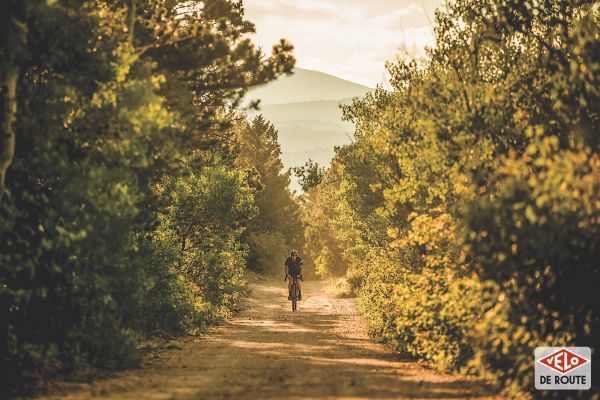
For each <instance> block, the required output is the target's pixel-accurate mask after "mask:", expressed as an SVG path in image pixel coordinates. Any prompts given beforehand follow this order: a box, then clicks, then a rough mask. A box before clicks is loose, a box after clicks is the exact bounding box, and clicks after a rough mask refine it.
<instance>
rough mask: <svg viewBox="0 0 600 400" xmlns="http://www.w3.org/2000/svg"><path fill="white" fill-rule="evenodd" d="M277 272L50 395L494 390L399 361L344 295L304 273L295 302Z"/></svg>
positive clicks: (303, 395)
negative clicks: (110, 371)
mask: <svg viewBox="0 0 600 400" xmlns="http://www.w3.org/2000/svg"><path fill="white" fill-rule="evenodd" d="M282 286H283V282H277V283H268V282H267V283H265V282H263V283H256V284H253V285H251V287H252V295H251V297H250V299H249V300H248V304H247V307H246V308H245V310H244V311H243V312H242V313H241V314H240V315H239V316H237V317H236V318H235V319H233V320H232V321H231V322H229V323H227V324H226V325H225V326H223V327H220V328H217V329H214V330H213V331H212V332H211V333H210V334H209V335H207V336H204V337H192V338H186V339H182V340H181V341H180V342H178V345H179V346H180V347H181V349H178V350H169V351H165V352H162V353H160V354H159V355H158V356H157V357H155V358H154V359H152V360H148V361H146V362H145V363H144V365H143V367H142V368H140V369H137V370H132V371H128V372H124V373H119V374H117V376H116V377H115V378H112V379H108V380H103V381H99V382H96V383H94V384H90V385H79V386H77V387H76V388H75V390H74V391H71V392H69V393H66V394H65V393H63V394H56V395H52V396H49V397H46V398H47V399H89V398H96V399H136V400H141V399H172V400H175V399H177V400H184V399H185V400H191V399H198V400H205V399H207V400H208V399H236V400H237V399H460V398H475V399H499V397H494V396H486V390H485V388H484V386H483V385H482V384H481V383H479V382H476V381H474V380H469V379H465V378H461V377H456V376H451V375H444V374H439V373H436V372H433V371H430V370H427V369H424V368H422V367H419V366H418V364H416V363H414V362H410V361H402V360H400V359H399V358H398V357H397V356H394V355H393V354H391V353H390V352H389V351H388V350H386V349H385V348H384V347H383V346H381V345H379V344H376V343H374V342H373V341H372V340H370V339H369V337H368V334H367V330H366V328H365V324H364V321H363V320H362V318H361V317H360V316H359V315H358V314H357V312H356V309H355V307H354V303H353V301H352V300H349V299H343V300H340V299H333V298H331V297H330V296H328V295H327V294H326V293H325V292H324V290H323V283H321V282H306V283H305V288H304V290H303V292H304V293H303V294H304V296H305V299H304V301H302V302H300V305H299V312H298V313H295V314H293V313H292V312H291V311H290V306H289V302H288V301H287V300H286V298H285V292H284V289H282Z"/></svg>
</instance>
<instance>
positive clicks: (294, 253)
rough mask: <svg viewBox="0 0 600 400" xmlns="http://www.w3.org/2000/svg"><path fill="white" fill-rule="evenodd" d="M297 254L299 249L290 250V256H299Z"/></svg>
mask: <svg viewBox="0 0 600 400" xmlns="http://www.w3.org/2000/svg"><path fill="white" fill-rule="evenodd" d="M297 255H298V250H292V251H290V256H297Z"/></svg>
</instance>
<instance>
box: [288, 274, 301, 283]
mask: <svg viewBox="0 0 600 400" xmlns="http://www.w3.org/2000/svg"><path fill="white" fill-rule="evenodd" d="M296 277H297V278H299V279H300V280H301V281H302V282H304V278H303V277H302V274H300V275H296ZM288 278H291V277H290V276H289V275H288V274H285V278H283V281H284V282H285V281H287V279H288Z"/></svg>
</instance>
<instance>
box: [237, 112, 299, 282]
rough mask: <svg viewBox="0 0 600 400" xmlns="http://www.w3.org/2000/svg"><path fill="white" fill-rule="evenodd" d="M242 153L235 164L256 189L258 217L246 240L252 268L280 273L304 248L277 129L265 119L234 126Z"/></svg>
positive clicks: (295, 201)
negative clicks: (287, 259)
mask: <svg viewBox="0 0 600 400" xmlns="http://www.w3.org/2000/svg"><path fill="white" fill-rule="evenodd" d="M235 129H236V132H237V136H236V138H237V142H238V143H237V145H238V147H239V153H238V156H237V159H236V161H235V162H236V165H238V166H239V167H240V168H242V169H244V170H245V171H247V172H246V173H247V175H248V179H249V180H250V181H251V184H252V186H254V187H255V188H256V193H255V195H254V197H255V201H256V205H257V207H258V215H257V217H256V218H254V219H253V220H252V221H251V222H250V224H249V226H248V231H247V235H246V237H245V241H246V242H247V243H248V244H249V245H250V254H249V258H248V265H249V267H251V268H253V269H254V270H256V271H259V272H268V273H274V272H280V271H281V270H282V268H283V263H284V261H285V257H286V254H287V253H288V252H289V249H291V248H299V247H301V246H302V240H301V238H302V230H303V224H302V220H301V216H300V206H299V204H298V202H297V200H296V198H295V196H294V195H293V194H292V193H291V192H290V190H289V185H290V172H289V171H284V169H283V163H282V162H281V148H280V145H279V142H278V134H277V131H276V130H275V127H274V126H273V125H272V124H271V123H269V122H268V121H266V120H265V119H264V118H263V117H262V116H260V115H259V116H257V117H255V118H254V119H253V120H252V121H251V122H242V123H240V124H239V125H238V126H236V127H235Z"/></svg>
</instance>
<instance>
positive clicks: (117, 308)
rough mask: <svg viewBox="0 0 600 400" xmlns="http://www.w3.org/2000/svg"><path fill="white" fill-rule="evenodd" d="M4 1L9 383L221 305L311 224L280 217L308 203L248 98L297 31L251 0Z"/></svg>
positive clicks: (85, 371) (2, 256) (209, 316)
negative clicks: (267, 31) (252, 15)
mask: <svg viewBox="0 0 600 400" xmlns="http://www.w3.org/2000/svg"><path fill="white" fill-rule="evenodd" d="M0 15H1V21H0V29H1V32H0V79H1V82H0V83H1V84H0V98H1V100H0V110H1V113H2V114H1V115H2V117H1V122H2V138H1V142H0V143H1V144H0V146H1V147H0V150H1V153H0V154H1V158H0V178H1V180H0V183H1V185H0V313H1V316H0V321H2V322H1V324H0V328H1V331H0V351H1V354H0V357H1V364H2V365H1V370H2V371H3V376H2V394H1V395H2V396H5V394H6V391H7V390H8V391H14V390H17V389H19V388H20V387H23V385H25V384H28V383H32V382H35V381H38V380H39V379H40V378H44V377H48V376H53V375H56V374H61V375H62V376H71V377H77V378H87V377H89V376H92V375H94V374H95V373H96V371H98V370H99V369H116V368H124V367H128V366H131V365H134V364H135V363H136V362H137V360H138V356H139V353H138V352H137V351H136V348H137V345H138V343H139V341H140V340H141V339H143V338H146V337H149V336H156V335H173V334H183V333H190V332H195V331H199V330H201V329H203V327H204V326H206V325H207V324H211V323H214V322H217V321H219V320H221V319H222V318H223V317H224V316H227V315H228V314H229V313H230V312H231V310H233V309H234V308H235V307H236V305H237V303H238V301H239V299H240V297H241V296H242V295H243V293H244V282H243V272H244V266H245V265H246V261H247V257H248V252H249V250H252V253H251V255H254V254H255V255H254V257H255V258H260V257H264V256H265V253H266V252H265V250H264V249H263V248H262V247H261V243H263V242H261V240H262V241H264V240H278V241H279V242H281V247H283V246H288V245H291V244H292V242H293V241H294V240H295V238H296V236H297V232H296V231H295V230H294V227H293V226H287V225H286V226H283V225H280V223H285V224H293V221H294V219H293V218H294V217H293V216H294V215H295V214H294V213H295V212H296V211H294V210H296V208H297V206H296V205H295V203H294V200H293V199H292V196H291V194H290V193H289V190H288V189H287V182H288V180H289V176H288V175H286V174H285V173H283V172H282V169H281V163H280V161H279V152H278V147H277V145H276V132H274V130H273V128H272V127H271V126H270V125H269V124H268V123H267V122H265V121H264V120H262V119H257V120H255V121H254V122H253V123H248V122H246V121H245V119H244V117H243V115H241V114H240V113H239V112H238V111H236V107H237V106H238V105H239V104H240V102H241V99H242V97H243V95H244V93H245V92H246V90H247V89H248V88H249V87H251V86H253V85H258V84H262V83H265V82H268V81H270V80H273V79H275V78H276V77H277V76H279V75H281V74H284V73H289V72H290V71H291V69H292V67H293V64H294V59H293V57H292V55H291V50H292V49H291V46H290V45H289V44H288V43H286V42H285V41H281V43H279V44H277V45H275V46H274V47H273V50H272V53H271V55H269V56H265V55H264V54H263V53H262V52H261V51H260V49H258V48H256V47H255V46H254V45H253V43H252V42H251V41H250V40H249V39H248V37H249V34H251V33H252V32H253V31H254V27H253V25H252V24H251V23H250V22H248V21H246V20H245V19H244V10H243V7H242V5H241V2H232V1H227V0H208V1H206V0H205V1H176V0H172V1H156V0H122V1H102V0H94V1H83V0H77V1H72V0H69V1H66V0H64V1H63V0H57V1H45V0H43V1H42V0H26V1H24V0H10V1H4V2H2V5H1V6H0ZM250 134H252V135H254V136H252V137H246V136H247V135H250ZM251 140H255V141H256V145H257V146H264V147H265V148H266V149H267V150H265V152H263V153H260V155H259V154H256V153H255V149H254V148H250V147H249V146H251V145H252V146H253V145H254V142H253V143H250V142H249V141H251ZM261 157H262V158H261ZM263 166H264V168H265V169H262V170H261V169H260V168H261V167H263ZM257 168H258V171H257ZM267 174H270V175H269V176H267ZM267 192H268V193H269V195H268V196H266V195H264V194H262V193H267ZM271 195H273V196H277V198H273V197H272V196H271ZM267 197H268V198H267ZM277 212H280V213H281V215H280V214H275V213H277ZM248 229H249V230H248ZM265 235H266V236H265ZM269 235H271V236H273V237H274V238H275V239H270V238H271V236H269ZM265 238H266V239H265ZM7 386H9V387H7Z"/></svg>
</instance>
